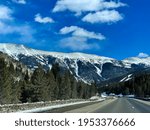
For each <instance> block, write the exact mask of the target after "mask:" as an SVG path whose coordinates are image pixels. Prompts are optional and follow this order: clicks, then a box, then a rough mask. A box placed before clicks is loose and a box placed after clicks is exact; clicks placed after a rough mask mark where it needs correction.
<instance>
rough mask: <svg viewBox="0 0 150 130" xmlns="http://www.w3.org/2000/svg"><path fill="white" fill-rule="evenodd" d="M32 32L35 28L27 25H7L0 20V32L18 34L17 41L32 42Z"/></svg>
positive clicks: (2, 33)
mask: <svg viewBox="0 0 150 130" xmlns="http://www.w3.org/2000/svg"><path fill="white" fill-rule="evenodd" d="M34 33H35V30H33V29H32V28H31V27H30V26H29V25H8V24H5V23H3V22H0V34H1V35H7V34H18V35H19V37H18V39H17V40H19V42H34V41H35V39H34V37H33V35H34Z"/></svg>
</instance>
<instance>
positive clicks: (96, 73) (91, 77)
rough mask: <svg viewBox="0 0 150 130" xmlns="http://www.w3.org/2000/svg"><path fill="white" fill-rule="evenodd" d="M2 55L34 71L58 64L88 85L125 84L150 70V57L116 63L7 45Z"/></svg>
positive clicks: (79, 54) (76, 54)
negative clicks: (115, 82) (147, 69)
mask: <svg viewBox="0 0 150 130" xmlns="http://www.w3.org/2000/svg"><path fill="white" fill-rule="evenodd" d="M0 52H1V53H3V54H5V55H7V56H9V57H11V58H12V59H13V60H15V61H17V62H20V63H21V64H23V65H24V66H23V67H24V68H28V70H30V71H31V72H32V71H33V70H35V69H36V68H37V67H38V66H39V65H41V66H42V67H43V68H44V69H45V70H48V69H51V67H52V64H55V63H58V64H59V66H60V67H61V70H62V71H63V70H69V71H70V73H71V74H73V76H74V77H75V78H76V79H77V80H81V81H84V82H85V83H92V82H97V83H100V82H103V81H109V80H112V79H117V78H118V79H119V81H120V82H123V81H127V80H130V79H131V77H132V74H133V73H135V72H137V71H142V70H145V69H146V68H149V67H150V57H145V58H140V57H130V58H127V59H124V60H117V59H114V58H109V57H104V56H97V55H93V54H84V53H78V52H77V53H60V52H47V51H41V50H36V49H32V48H29V47H26V46H24V45H20V44H8V43H7V44H6V43H0ZM12 62H13V61H12ZM119 77H121V79H120V78H119Z"/></svg>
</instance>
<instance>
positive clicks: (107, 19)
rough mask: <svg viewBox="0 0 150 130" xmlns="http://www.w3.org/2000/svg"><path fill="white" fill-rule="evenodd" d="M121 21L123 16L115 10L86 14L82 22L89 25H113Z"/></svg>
mask: <svg viewBox="0 0 150 130" xmlns="http://www.w3.org/2000/svg"><path fill="white" fill-rule="evenodd" d="M122 19H123V16H122V15H121V14H120V13H119V12H118V11H116V10H103V11H99V12H96V13H89V14H87V15H86V16H85V17H84V18H83V19H82V21H84V22H89V23H114V22H118V21H120V20H122Z"/></svg>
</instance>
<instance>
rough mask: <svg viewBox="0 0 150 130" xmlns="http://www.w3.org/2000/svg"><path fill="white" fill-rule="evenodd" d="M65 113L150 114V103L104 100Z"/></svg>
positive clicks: (126, 99) (128, 100) (128, 99)
mask: <svg viewBox="0 0 150 130" xmlns="http://www.w3.org/2000/svg"><path fill="white" fill-rule="evenodd" d="M64 112H65V113H150V102H145V101H141V100H136V99H130V98H118V99H113V100H108V101H107V100H106V101H104V102H100V103H96V104H93V105H89V106H85V107H81V108H76V109H72V110H69V111H64Z"/></svg>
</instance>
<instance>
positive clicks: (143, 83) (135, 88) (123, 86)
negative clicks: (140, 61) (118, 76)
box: [98, 72, 150, 98]
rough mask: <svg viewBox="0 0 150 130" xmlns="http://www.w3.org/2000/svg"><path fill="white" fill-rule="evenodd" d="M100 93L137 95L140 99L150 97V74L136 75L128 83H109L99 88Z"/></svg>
mask: <svg viewBox="0 0 150 130" xmlns="http://www.w3.org/2000/svg"><path fill="white" fill-rule="evenodd" d="M98 91H99V92H100V93H101V92H106V93H107V94H110V93H115V94H123V95H135V96H136V97H139V98H144V97H150V74H149V73H147V72H144V73H140V74H136V75H134V77H133V78H132V79H131V80H128V81H126V82H115V83H108V84H103V85H100V86H99V89H98Z"/></svg>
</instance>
